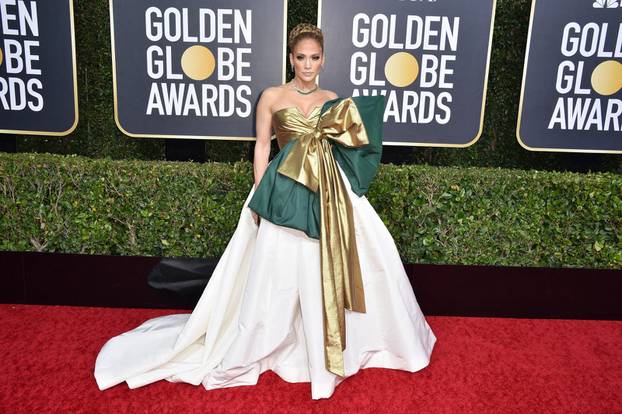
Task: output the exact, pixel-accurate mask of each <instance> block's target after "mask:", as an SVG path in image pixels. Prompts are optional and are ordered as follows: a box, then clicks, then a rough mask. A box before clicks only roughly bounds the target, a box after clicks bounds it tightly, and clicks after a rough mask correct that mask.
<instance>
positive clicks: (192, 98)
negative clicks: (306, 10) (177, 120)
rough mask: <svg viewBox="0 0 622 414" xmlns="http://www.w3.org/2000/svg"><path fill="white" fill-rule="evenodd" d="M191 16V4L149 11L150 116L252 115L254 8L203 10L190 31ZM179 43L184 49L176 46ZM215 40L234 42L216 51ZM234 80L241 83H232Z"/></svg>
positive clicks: (152, 8) (147, 20) (148, 111)
mask: <svg viewBox="0 0 622 414" xmlns="http://www.w3.org/2000/svg"><path fill="white" fill-rule="evenodd" d="M189 15H190V13H189V10H188V9H187V8H183V9H178V8H174V7H169V8H167V9H165V10H162V9H161V8H159V7H149V8H147V10H146V11H145V22H146V25H145V29H146V31H145V36H146V37H147V39H148V41H149V42H152V44H151V45H150V46H149V47H147V74H148V75H149V78H151V80H152V83H151V87H150V91H149V98H148V102H147V105H146V106H147V109H146V113H147V115H151V114H153V113H156V114H158V115H167V116H170V115H176V116H189V115H192V116H204V117H207V116H209V117H231V116H233V115H237V116H238V117H248V116H250V115H251V113H252V107H251V102H250V100H249V98H250V96H251V94H252V91H251V88H250V86H249V85H250V82H251V81H252V76H251V68H250V61H249V60H248V59H249V56H250V54H251V52H252V47H251V46H252V43H253V32H252V24H253V14H252V10H248V9H247V10H233V9H217V10H213V9H207V8H200V9H198V11H197V13H196V14H195V15H196V16H197V17H198V31H197V32H196V33H192V32H191V31H190V28H189V26H190V24H189V22H188V18H189ZM162 43H164V44H165V46H162ZM178 43H181V44H182V45H181V47H177V48H174V47H173V45H175V44H178ZM213 43H217V44H220V45H222V44H226V45H228V46H217V47H213V46H212V48H213V49H215V51H214V52H212V50H211V49H210V47H209V46H206V45H211V44H213ZM186 45H189V46H186ZM176 51H178V52H179V51H180V52H181V54H179V53H175V52H176ZM231 80H235V81H236V82H237V85H235V86H234V85H232V84H228V83H226V82H229V81H231ZM188 81H197V82H196V83H191V82H188Z"/></svg>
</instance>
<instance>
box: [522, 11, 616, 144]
mask: <svg viewBox="0 0 622 414" xmlns="http://www.w3.org/2000/svg"><path fill="white" fill-rule="evenodd" d="M621 89H622V3H620V2H619V1H617V0H615V1H612V0H595V1H594V0H589V1H587V0H534V1H533V3H532V10H531V21H530V27H529V41H528V45H527V53H526V58H525V71H524V76H523V86H522V93H521V98H520V99H521V100H520V113H519V121H518V127H517V133H516V135H517V138H518V141H519V142H520V143H521V145H522V146H523V147H525V148H526V149H529V150H537V151H583V152H622V134H621V132H622V100H621V99H620V95H621V93H620V90H621Z"/></svg>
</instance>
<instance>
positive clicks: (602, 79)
mask: <svg viewBox="0 0 622 414" xmlns="http://www.w3.org/2000/svg"><path fill="white" fill-rule="evenodd" d="M592 89H594V90H595V91H596V92H598V93H599V94H601V95H605V96H608V95H613V94H614V93H616V92H618V91H619V90H620V89H622V63H620V62H618V61H615V60H606V61H604V62H601V63H599V64H598V66H596V68H594V71H593V72H592Z"/></svg>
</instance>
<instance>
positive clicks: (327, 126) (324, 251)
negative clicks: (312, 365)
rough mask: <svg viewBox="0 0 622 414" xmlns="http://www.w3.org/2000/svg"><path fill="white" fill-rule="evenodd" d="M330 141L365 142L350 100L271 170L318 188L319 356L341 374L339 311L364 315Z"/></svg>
mask: <svg viewBox="0 0 622 414" xmlns="http://www.w3.org/2000/svg"><path fill="white" fill-rule="evenodd" d="M327 138H330V140H329V139H327ZM330 141H335V142H337V143H339V144H341V145H344V146H346V147H359V146H362V145H365V144H368V143H369V140H368V138H367V134H366V132H365V127H364V125H363V121H362V119H361V116H360V114H359V112H358V109H357V108H356V105H355V104H354V102H353V101H352V98H346V99H344V100H342V101H340V102H339V103H338V104H336V105H333V106H332V107H331V108H330V109H329V110H328V111H327V112H325V113H324V114H323V115H320V118H319V120H318V123H317V125H316V127H315V129H314V130H313V131H312V132H309V133H307V134H304V135H301V136H300V137H298V138H297V139H296V141H295V142H294V144H293V146H292V148H291V150H290V151H289V153H288V154H287V156H286V157H285V159H284V160H283V162H282V163H281V165H280V166H279V168H278V170H277V171H278V172H279V173H281V174H283V175H286V176H288V177H289V178H291V179H293V180H295V181H297V182H299V183H301V184H303V185H304V186H306V187H307V188H308V189H309V190H311V191H313V192H316V191H318V189H319V196H320V220H321V227H320V268H321V274H322V295H323V302H324V357H325V363H326V368H327V369H328V370H329V371H331V372H333V373H334V374H337V375H341V376H345V375H344V364H343V350H344V349H345V347H346V328H345V310H344V309H349V310H351V311H356V312H365V294H364V290H363V280H362V277H361V268H360V264H359V257H358V251H357V248H356V238H355V232H354V219H353V213H352V204H351V202H350V198H349V197H348V192H347V190H346V187H345V184H344V183H343V180H342V178H341V175H340V173H339V170H338V167H337V163H336V161H335V158H334V157H333V152H332V144H331V142H330Z"/></svg>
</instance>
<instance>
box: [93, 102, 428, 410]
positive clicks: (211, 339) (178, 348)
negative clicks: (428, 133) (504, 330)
mask: <svg viewBox="0 0 622 414" xmlns="http://www.w3.org/2000/svg"><path fill="white" fill-rule="evenodd" d="M346 104H347V105H346ZM383 110H384V100H383V98H382V97H355V98H350V97H348V98H345V99H343V98H337V99H335V100H332V101H328V102H326V103H325V104H324V105H323V106H322V107H315V108H314V109H313V110H312V112H311V113H310V114H308V115H306V116H305V115H304V114H303V113H302V112H301V111H300V109H299V108H297V107H288V108H283V109H282V110H280V111H277V112H275V113H274V114H273V119H272V123H273V128H274V130H275V133H276V138H277V140H278V143H279V147H280V151H279V153H278V154H277V156H275V158H274V159H273V160H272V161H270V163H269V164H268V168H267V169H266V172H265V173H264V176H263V177H262V180H261V182H260V184H259V186H258V188H257V189H255V188H251V190H250V192H249V193H248V196H247V198H246V200H245V202H244V206H243V208H242V211H241V212H240V216H239V221H238V223H237V227H236V229H235V232H234V233H233V236H232V237H231V239H230V241H229V243H228V245H227V247H226V248H225V251H224V253H223V255H222V256H221V258H220V260H219V262H218V265H217V266H216V268H215V270H214V272H213V274H212V276H211V278H210V280H209V282H208V284H207V286H206V287H205V290H204V291H203V294H202V296H201V298H200V299H199V302H198V303H197V305H196V307H195V308H194V310H193V311H192V313H185V314H173V315H167V316H161V317H157V318H153V319H150V320H147V321H145V322H144V323H142V324H141V325H140V326H138V327H136V328H134V329H132V330H130V331H128V332H125V333H121V334H120V335H118V336H115V337H113V338H111V339H109V340H108V341H107V342H106V343H105V344H104V345H103V347H102V348H101V350H100V352H99V354H98V356H97V360H96V363H95V371H94V375H95V379H96V382H97V385H98V387H99V389H100V390H105V389H107V388H110V387H112V386H114V385H117V384H120V383H122V382H126V383H127V385H128V386H129V388H137V387H141V386H144V385H147V384H150V383H153V382H155V381H159V380H163V379H164V380H167V381H170V382H186V383H190V384H194V385H199V384H202V385H203V386H204V387H205V389H207V390H211V389H216V388H223V387H235V386H241V385H254V384H256V383H257V380H258V377H259V375H260V374H261V373H262V372H264V371H266V370H272V371H274V372H275V373H276V374H277V375H279V376H280V377H281V378H282V379H283V380H285V381H288V382H310V383H311V397H312V398H313V399H320V398H328V397H330V396H331V395H332V394H333V392H334V390H335V387H336V386H337V385H338V384H339V383H340V382H341V381H343V379H344V378H346V377H348V376H351V375H354V374H355V373H356V372H357V371H359V370H360V369H362V368H369V367H382V368H392V369H400V370H406V371H411V372H414V371H418V370H421V369H422V368H424V367H426V366H427V365H428V364H429V361H430V356H431V353H432V349H433V347H434V344H435V342H436V337H435V336H434V333H433V332H432V330H431V329H430V326H429V325H428V323H427V322H426V320H425V318H424V315H423V314H422V312H421V309H420V307H419V305H418V303H417V300H416V298H415V295H414V293H413V290H412V287H411V285H410V282H409V280H408V277H407V275H406V273H405V271H404V267H403V264H402V262H401V259H400V256H399V254H398V250H397V248H396V246H395V243H394V241H393V238H392V236H391V234H390V233H389V231H388V230H387V228H386V227H385V225H384V224H383V222H382V220H381V219H380V217H379V216H378V215H377V213H376V212H375V211H374V209H373V207H372V206H371V205H370V203H369V202H368V200H367V198H366V197H365V195H364V194H365V192H366V190H367V187H368V185H369V183H370V182H371V180H372V179H373V176H374V174H375V171H376V168H377V166H378V163H379V159H380V152H381V150H382V113H383ZM357 120H358V123H359V125H358V129H357V128H356V124H353V122H355V121H357ZM360 124H362V126H361V125H360ZM353 125H354V126H353ZM339 128H341V130H340V129H339ZM318 131H319V132H318ZM357 131H358V132H359V133H360V134H363V133H364V132H365V131H366V132H367V138H366V139H367V140H368V141H367V142H368V143H367V144H365V145H359V146H358V147H352V146H349V145H350V144H351V143H350V144H348V143H347V142H345V141H344V142H341V143H340V142H339V141H338V140H335V141H333V140H332V139H330V138H329V139H327V140H325V141H326V142H325V143H328V142H330V143H331V144H327V145H326V146H325V147H322V146H321V145H318V146H314V143H317V142H319V141H314V140H316V139H321V138H325V137H326V136H330V137H331V138H335V137H337V135H341V137H343V136H345V135H348V134H349V135H350V137H351V138H352V137H354V139H356V138H357V136H356V135H357ZM314 132H315V135H314ZM304 140H306V144H308V145H307V146H306V147H304V149H305V150H306V152H305V151H302V152H301V151H300V150H301V148H296V145H299V146H300V145H301V144H300V143H301V142H303V141H304ZM322 148H325V149H327V151H332V152H331V154H332V155H331V154H327V153H326V152H325V153H324V154H323V156H324V157H325V158H323V159H324V161H326V159H327V158H326V157H327V156H328V157H331V159H334V160H336V162H333V164H334V165H335V166H336V170H337V171H338V175H339V176H340V177H341V183H342V184H343V192H345V193H347V196H348V198H349V202H350V204H351V209H350V211H349V213H348V214H349V215H350V217H351V219H352V221H353V229H352V234H353V236H352V237H353V240H351V241H353V242H354V241H355V244H356V250H357V251H358V263H359V264H360V279H361V280H360V282H362V290H363V292H362V293H364V308H365V311H364V312H361V311H355V310H350V309H341V312H342V315H343V314H345V315H344V316H345V318H344V319H343V320H342V325H341V326H343V327H344V332H345V337H344V338H343V339H344V342H343V343H344V344H345V348H343V352H342V353H341V352H338V353H337V354H338V355H333V357H336V358H337V359H339V360H340V362H341V364H342V367H343V371H342V372H340V374H336V373H335V370H329V369H328V368H327V367H328V362H327V361H328V356H327V341H328V339H327V333H326V332H327V328H326V323H327V319H326V318H327V316H326V315H327V313H326V312H327V310H326V306H325V305H326V302H325V296H324V295H325V294H326V286H327V285H325V284H323V282H322V280H324V279H323V277H324V276H325V274H327V272H326V271H325V270H324V268H323V267H322V264H321V263H322V260H323V259H322V254H324V253H322V248H321V247H322V246H321V244H322V239H321V237H320V236H321V233H322V231H324V230H323V228H322V225H323V224H324V223H323V222H322V221H321V218H325V217H328V216H326V215H324V214H323V212H324V210H322V205H321V203H322V202H324V203H326V202H327V201H326V199H322V198H321V197H319V196H318V191H315V192H314V191H312V190H310V189H309V188H308V187H305V186H304V185H302V184H300V183H299V182H297V181H295V180H293V179H291V178H290V177H288V176H285V175H283V174H282V173H281V172H280V171H279V170H278V169H279V167H280V166H282V165H283V164H284V163H285V160H286V158H287V155H288V154H289V153H292V152H294V151H295V150H298V153H299V154H301V153H303V154H306V155H305V156H309V157H313V156H317V153H318V151H319V150H321V149H322ZM292 157H293V156H292ZM290 161H292V160H290ZM303 161H304V160H303ZM305 168H306V170H305V171H306V172H307V173H308V172H309V171H311V172H313V171H315V172H316V173H317V169H316V170H314V169H313V168H312V167H309V165H306V166H305ZM309 168H310V169H309ZM303 175H304V174H303ZM312 178H313V177H312ZM316 178H317V177H316ZM335 179H337V177H332V180H335ZM326 183H327V181H324V188H326ZM329 185H332V183H330V182H329ZM320 186H321V184H320ZM320 190H321V189H320ZM251 208H252V209H253V210H255V211H256V212H258V214H259V215H260V216H262V219H261V220H260V224H259V225H256V224H255V222H254V221H253V219H252V216H251ZM326 220H328V219H326ZM351 224H352V223H351ZM346 242H347V240H346ZM346 245H348V244H347V243H346ZM348 246H349V245H348ZM333 247H334V246H333ZM348 249H349V247H348ZM348 249H345V250H348ZM329 250H330V249H329ZM342 250H343V249H342ZM329 253H330V252H329ZM347 253H348V251H346V254H347ZM330 254H333V255H334V254H335V253H334V252H332V253H330ZM330 257H333V258H334V257H335V256H330ZM324 260H326V258H324ZM331 260H332V259H331ZM337 292H340V290H338V291H337ZM337 311H338V310H337ZM331 312H333V313H332V314H335V312H336V311H335V309H332V310H331ZM344 324H345V325H344ZM331 329H332V328H331Z"/></svg>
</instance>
